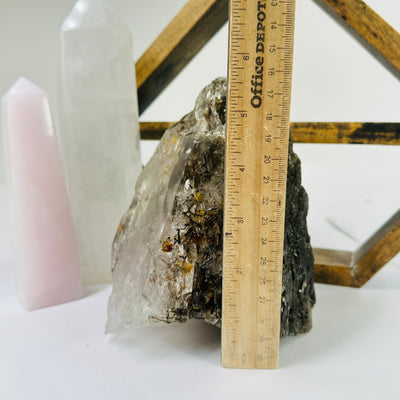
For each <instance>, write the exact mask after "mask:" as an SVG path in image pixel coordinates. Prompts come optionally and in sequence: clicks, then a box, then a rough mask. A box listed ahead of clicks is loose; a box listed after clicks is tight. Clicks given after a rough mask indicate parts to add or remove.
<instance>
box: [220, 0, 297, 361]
mask: <svg viewBox="0 0 400 400" xmlns="http://www.w3.org/2000/svg"><path fill="white" fill-rule="evenodd" d="M294 13H295V1H294V0H287V1H279V0H277V1H271V0H257V1H256V0H248V1H246V0H231V4H230V27H229V36H230V38H229V70H228V105H227V107H228V108H227V142H226V161H225V163H226V164H225V216H224V267H223V301H222V364H223V366H225V367H232V368H276V367H277V365H278V356H279V338H280V318H281V311H280V310H281V286H282V259H283V238H284V223H285V199H286V179H287V175H286V174H287V156H288V141H289V113H290V93H291V74H292V60H293V33H294Z"/></svg>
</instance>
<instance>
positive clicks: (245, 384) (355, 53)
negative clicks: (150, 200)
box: [0, 0, 400, 400]
mask: <svg viewBox="0 0 400 400" xmlns="http://www.w3.org/2000/svg"><path fill="white" fill-rule="evenodd" d="M184 2H185V1H184V0H169V1H168V2H165V1H159V0H147V1H143V0H132V1H129V0H113V4H115V6H116V8H117V9H118V10H119V11H120V12H121V13H122V15H123V16H124V18H125V19H126V20H127V23H128V25H129V26H130V27H131V28H132V30H133V32H134V38H135V48H136V54H137V55H138V56H139V55H140V54H141V53H142V52H143V51H144V49H145V48H146V47H147V46H148V45H149V44H150V43H151V41H152V40H153V39H154V38H155V37H156V35H157V34H158V33H159V32H160V31H161V30H162V28H163V26H165V24H166V23H167V22H168V21H169V20H170V19H171V17H172V16H173V15H174V14H175V12H176V11H177V10H178V9H179V8H180V7H181V6H182V5H183V4H184ZM367 3H368V4H369V5H371V6H372V7H374V9H375V10H377V11H378V12H380V13H381V14H382V15H383V16H384V17H385V18H386V19H387V20H388V21H389V22H390V23H391V24H393V26H394V27H396V28H397V29H398V30H400V12H398V11H399V10H400V9H399V7H400V6H399V4H398V0H369V1H367ZM72 4H73V0H58V1H57V2H55V1H54V0H35V1H34V2H33V1H31V0H14V1H12V2H11V1H1V2H0V51H2V58H1V60H2V61H1V72H2V73H1V74H0V90H1V91H2V93H4V92H5V90H7V88H8V87H10V86H11V85H12V83H13V82H14V81H15V80H16V79H17V78H18V76H20V75H24V76H26V77H27V78H29V79H31V80H33V81H34V82H36V83H37V84H39V85H41V86H42V87H44V88H45V89H46V90H48V91H49V94H50V99H51V100H52V105H53V109H54V114H55V118H56V120H57V107H56V99H57V80H56V77H57V60H58V26H59V24H60V23H61V21H62V20H63V18H64V17H65V15H66V13H67V12H68V10H69V9H70V8H71V7H72ZM150 17H151V18H150ZM149 21H151V23H150V22H149ZM316 32H317V34H316ZM226 43H227V40H226V26H225V27H224V28H223V29H222V30H221V31H220V32H219V33H218V34H217V36H216V37H215V39H214V40H213V41H212V42H210V43H209V44H208V45H207V46H206V47H205V49H204V50H202V52H201V53H200V54H199V56H198V57H196V58H195V59H194V60H193V61H192V62H191V63H190V65H189V66H188V68H186V69H185V70H184V71H183V72H182V73H181V75H180V77H179V78H178V79H176V80H175V81H174V82H173V83H172V84H171V86H170V87H169V88H168V89H167V90H166V91H165V92H164V93H163V94H162V95H161V96H160V98H159V99H157V100H156V102H155V103H154V105H152V106H151V107H150V108H149V109H148V110H147V111H146V112H145V114H144V115H143V118H142V120H148V121H151V120H154V121H157V120H176V119H177V118H180V117H181V116H182V115H183V114H185V113H186V112H187V111H189V110H190V109H191V108H192V105H193V103H194V99H195V96H196V95H197V93H198V92H199V90H200V89H201V88H202V87H203V86H205V85H206V84H207V83H208V82H209V81H210V80H211V79H212V78H214V77H216V76H219V75H225V74H226V56H224V55H225V54H226ZM295 43H296V48H295V62H294V83H293V102H292V120H294V121H382V122H390V121H399V104H400V82H399V81H398V80H397V79H396V78H395V77H394V76H393V75H391V74H390V73H388V72H387V71H386V69H385V68H384V67H383V66H382V65H381V64H379V63H378V62H376V61H375V60H374V59H373V58H371V56H370V55H369V54H368V53H367V52H366V51H365V50H364V49H363V48H361V47H360V46H359V44H358V43H357V42H356V41H355V40H353V39H352V38H350V37H349V36H348V35H347V34H346V33H345V32H344V31H342V30H341V29H340V28H339V27H338V26H337V25H336V23H334V22H332V21H331V20H330V19H329V18H328V17H326V16H325V15H324V13H323V12H322V11H321V10H320V9H319V8H318V7H317V6H316V5H315V3H314V2H313V1H312V0H298V1H297V22H296V40H295ZM210 60H212V62H210ZM154 145H155V143H153V142H147V143H142V150H143V161H144V162H146V161H147V160H148V159H149V157H150V156H151V154H152V151H153V149H154ZM295 150H296V151H297V152H298V154H299V155H300V157H301V159H302V165H303V166H302V170H303V182H304V186H305V187H306V189H307V191H308V193H309V197H310V211H309V218H308V223H309V230H310V234H311V240H312V244H313V246H318V247H329V248H338V249H343V250H354V249H355V248H356V247H357V246H359V245H360V244H361V243H362V242H363V241H364V240H365V239H366V238H367V237H368V236H369V235H370V234H371V233H372V232H373V231H374V230H375V229H377V228H378V227H379V226H380V225H381V224H382V223H383V222H384V221H385V220H386V219H387V218H389V217H390V215H392V214H393V213H394V212H395V211H396V210H397V209H398V207H399V204H400V174H399V171H400V148H399V147H396V146H391V147H384V146H340V145H295ZM3 183H4V176H3V174H2V173H1V171H0V400H50V399H68V400H71V399H79V400H80V399H93V400H101V399H107V400H108V399H115V400H124V399H204V398H209V399H218V398H219V399H221V398H222V399H225V398H229V399H239V398H240V399H258V398H274V399H286V398H287V399H289V398H290V399H310V400H311V399H318V400H320V399H335V400H337V399H339V398H340V399H352V400H354V399H362V400H364V399H378V398H382V399H384V398H385V399H398V398H400V386H399V382H398V381H399V377H400V364H399V358H400V344H399V338H400V311H399V305H400V260H399V257H397V259H394V260H393V261H392V262H390V263H389V264H388V265H387V266H386V267H384V268H383V269H382V270H381V271H380V272H379V273H378V274H377V275H376V276H375V277H374V278H373V279H372V280H371V281H370V282H368V283H367V285H366V286H365V287H363V288H362V289H350V288H342V287H334V286H327V285H316V293H317V304H316V305H315V308H314V311H313V329H312V331H311V332H310V333H308V334H305V335H300V336H298V337H290V338H284V339H282V341H281V347H280V368H279V369H277V370H274V371H264V370H258V371H257V370H228V369H224V368H222V367H221V364H220V331H219V330H218V329H216V328H214V327H211V326H209V325H207V324H205V323H203V322H201V321H191V322H190V323H187V324H183V325H173V326H165V327H160V328H147V329H137V330H130V331H126V332H124V333H121V334H118V335H115V336H106V335H104V333H103V331H104V324H105V318H106V307H107V299H108V296H109V294H110V290H111V286H109V285H107V286H99V287H87V288H86V295H85V297H84V298H83V299H81V300H78V301H75V302H71V303H67V304H62V305H59V306H55V307H50V308H46V309H42V310H37V311H33V312H26V311H24V310H23V309H22V308H21V307H20V305H19V303H18V301H17V299H16V298H15V294H14V285H13V281H12V267H13V261H12V252H11V246H10V241H9V229H8V225H7V215H8V206H7V202H6V196H5V188H4V186H3V185H2V184H3Z"/></svg>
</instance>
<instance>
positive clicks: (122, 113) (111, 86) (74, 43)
mask: <svg viewBox="0 0 400 400" xmlns="http://www.w3.org/2000/svg"><path fill="white" fill-rule="evenodd" d="M61 89H62V90H61V91H62V96H61V101H62V106H61V114H62V117H63V118H62V124H61V134H60V139H61V151H62V156H63V160H64V166H65V171H66V178H67V186H68V191H69V196H70V200H71V210H72V216H73V219H74V225H75V230H76V234H77V238H78V245H79V255H80V260H81V267H82V275H83V279H84V281H85V283H104V282H110V281H111V273H110V267H109V265H110V259H111V246H112V241H113V234H114V230H115V226H116V225H117V224H118V221H119V219H120V217H121V214H122V213H123V212H124V211H125V210H126V208H127V207H128V205H129V202H130V201H131V196H132V190H133V187H134V185H135V182H136V179H137V177H138V175H139V173H140V171H141V160H140V147H139V146H140V145H139V122H138V107H137V97H136V80H135V69H134V58H133V47H132V37H131V32H130V30H129V28H128V27H127V26H126V25H125V24H124V22H123V21H122V20H121V19H120V18H119V17H118V16H117V15H116V14H115V13H114V12H113V10H112V9H110V7H109V6H108V4H107V2H106V1H105V0H79V1H77V2H76V4H75V6H74V8H73V10H72V11H71V13H70V15H69V16H68V17H67V19H66V20H65V21H64V23H63V25H62V29H61Z"/></svg>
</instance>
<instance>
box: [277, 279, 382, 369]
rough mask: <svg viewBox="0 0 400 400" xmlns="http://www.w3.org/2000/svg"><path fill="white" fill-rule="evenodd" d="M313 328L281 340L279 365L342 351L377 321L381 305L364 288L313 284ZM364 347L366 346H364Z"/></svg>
mask: <svg viewBox="0 0 400 400" xmlns="http://www.w3.org/2000/svg"><path fill="white" fill-rule="evenodd" d="M316 291H317V303H316V305H315V306H314V311H313V328H312V330H311V332H309V333H307V334H302V335H298V336H296V337H286V338H282V339H281V345H280V363H279V364H280V367H281V368H284V367H291V366H293V365H301V364H306V363H309V362H316V361H321V359H327V358H329V357H331V356H332V355H334V354H332V353H335V352H342V353H343V351H346V350H345V349H346V348H348V349H349V351H350V349H351V348H352V347H353V346H354V345H355V344H356V343H357V340H358V337H359V338H360V339H362V337H363V336H365V334H366V332H368V330H369V329H371V328H372V327H373V326H374V325H376V324H377V321H379V318H380V314H381V311H382V310H381V305H380V304H378V303H377V302H376V301H374V299H375V298H374V296H370V293H368V291H363V289H352V288H342V287H337V286H329V285H316ZM366 350H367V349H366Z"/></svg>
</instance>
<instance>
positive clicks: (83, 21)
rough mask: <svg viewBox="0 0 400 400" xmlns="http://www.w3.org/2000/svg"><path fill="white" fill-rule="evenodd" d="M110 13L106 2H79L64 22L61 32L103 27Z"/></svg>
mask: <svg viewBox="0 0 400 400" xmlns="http://www.w3.org/2000/svg"><path fill="white" fill-rule="evenodd" d="M109 12H110V10H109V8H108V6H107V2H106V1H105V0H78V1H77V2H76V3H75V5H74V8H73V9H72V11H71V12H70V14H69V15H68V17H67V18H66V19H65V20H64V22H63V24H62V26H61V31H64V32H65V31H70V30H74V29H77V28H79V29H86V28H89V27H94V26H97V25H102V24H104V23H105V21H107V16H108V13H109Z"/></svg>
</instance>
